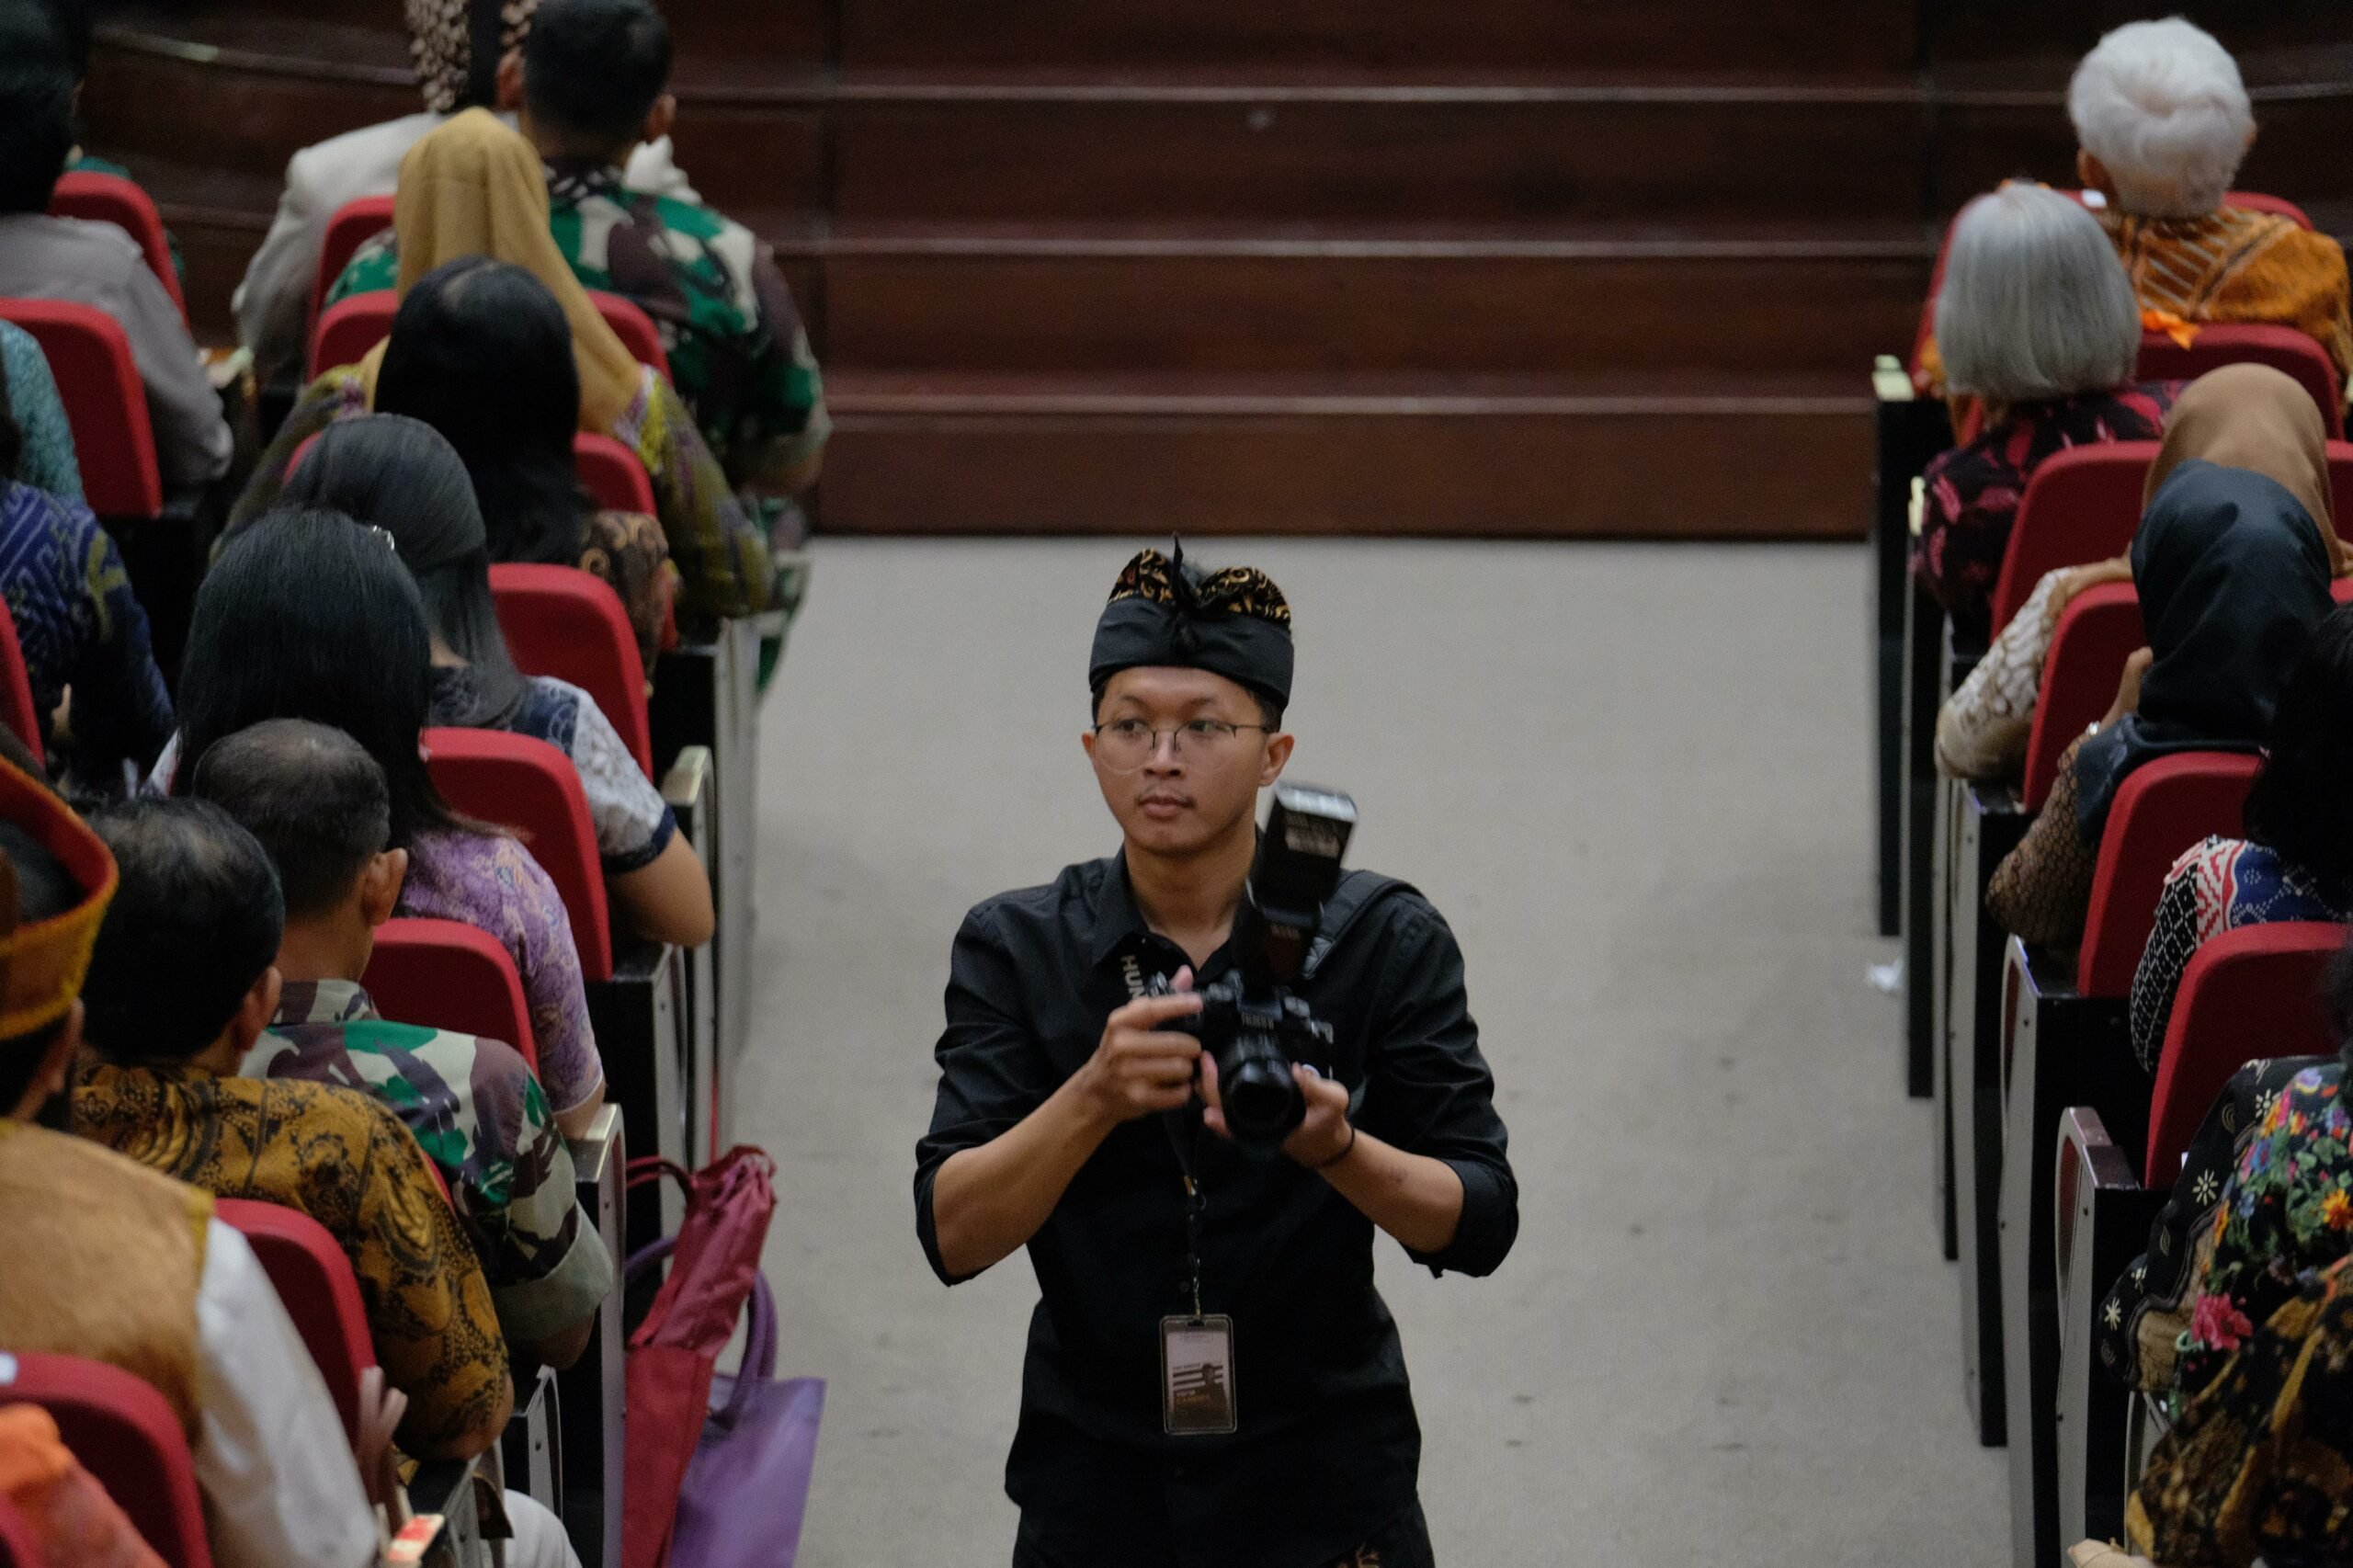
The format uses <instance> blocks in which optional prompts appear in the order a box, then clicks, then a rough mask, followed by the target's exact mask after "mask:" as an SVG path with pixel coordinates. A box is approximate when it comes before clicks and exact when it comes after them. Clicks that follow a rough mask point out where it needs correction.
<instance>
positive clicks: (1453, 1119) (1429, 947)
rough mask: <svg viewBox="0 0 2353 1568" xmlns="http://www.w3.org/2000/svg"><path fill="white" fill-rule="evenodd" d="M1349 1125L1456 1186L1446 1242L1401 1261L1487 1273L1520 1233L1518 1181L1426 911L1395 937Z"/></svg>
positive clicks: (1458, 969)
mask: <svg viewBox="0 0 2353 1568" xmlns="http://www.w3.org/2000/svg"><path fill="white" fill-rule="evenodd" d="M1358 1124H1359V1125H1360V1126H1361V1127H1362V1128H1363V1129H1364V1130H1365V1131H1368V1132H1370V1133H1371V1134H1373V1136H1375V1137H1377V1138H1380V1139H1381V1140H1383V1141H1385V1142H1390V1143H1393V1144H1395V1145H1396V1146H1397V1147H1398V1148H1401V1149H1404V1150H1405V1151H1406V1152H1407V1153H1415V1154H1426V1155H1427V1156H1429V1157H1430V1158H1432V1159H1436V1160H1442V1161H1444V1162H1445V1163H1446V1165H1448V1166H1449V1167H1450V1168H1451V1169H1452V1170H1453V1171H1454V1173H1455V1175H1456V1176H1460V1177H1461V1179H1462V1216H1461V1219H1460V1220H1459V1221H1457V1222H1456V1224H1455V1228H1454V1240H1453V1241H1452V1242H1450V1243H1449V1244H1447V1245H1446V1246H1444V1247H1441V1248H1439V1249H1438V1251H1436V1252H1415V1251H1414V1250H1413V1249H1412V1248H1408V1249H1406V1250H1407V1253H1408V1255H1409V1256H1412V1258H1413V1259H1414V1261H1415V1262H1416V1263H1419V1264H1423V1265H1425V1266H1427V1267H1428V1268H1429V1270H1430V1272H1431V1273H1433V1274H1443V1273H1445V1272H1447V1271H1448V1270H1449V1269H1451V1270H1453V1271H1454V1272H1456V1273H1459V1274H1470V1275H1483V1274H1492V1273H1494V1272H1495V1268H1496V1267H1497V1266H1499V1265H1500V1264H1501V1263H1502V1262H1503V1260H1504V1256H1505V1255H1506V1253H1508V1252H1510V1251H1511V1244H1512V1242H1513V1240H1514V1239H1515V1238H1516V1237H1517V1236H1518V1234H1519V1183H1518V1180H1517V1179H1516V1178H1515V1177H1514V1176H1512V1172H1511V1162H1510V1160H1509V1159H1508V1158H1507V1157H1506V1146H1507V1142H1508V1135H1507V1134H1506V1132H1505V1131H1504V1123H1503V1118H1502V1117H1500V1116H1498V1115H1497V1114H1496V1113H1495V1074H1493V1073H1492V1072H1491V1071H1489V1069H1488V1067H1487V1061H1486V1058H1485V1057H1484V1056H1483V1055H1482V1054H1481V1053H1480V1051H1479V1026H1478V1025H1477V1024H1476V1023H1474V1022H1472V1017H1471V1005H1470V996H1469V994H1468V992H1467V990H1466V988H1465V986H1464V983H1463V974H1462V950H1461V948H1460V947H1458V946H1457V945H1456V943H1455V940H1454V933H1453V932H1452V931H1451V930H1450V929H1449V928H1448V926H1447V924H1446V921H1445V919H1444V918H1443V917H1442V916H1440V915H1438V912H1437V911H1436V910H1434V909H1429V908H1427V906H1425V907H1423V908H1422V909H1421V910H1420V911H1419V912H1418V913H1417V915H1415V917H1414V918H1413V919H1411V920H1409V921H1407V922H1405V923H1404V925H1402V926H1401V927H1400V929H1399V935H1398V938H1397V948H1396V952H1395V954H1394V955H1393V957H1392V960H1390V962H1389V963H1388V964H1387V966H1386V969H1385V973H1384V975H1383V980H1382V987H1381V997H1380V1000H1379V1001H1378V1003H1377V1004H1376V1007H1375V1011H1374V1015H1373V1032H1372V1040H1371V1043H1370V1048H1369V1066H1368V1071H1367V1077H1366V1085H1365V1095H1364V1105H1363V1108H1362V1109H1361V1111H1360V1112H1359V1113H1358Z"/></svg>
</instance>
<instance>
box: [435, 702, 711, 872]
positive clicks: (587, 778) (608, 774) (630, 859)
mask: <svg viewBox="0 0 2353 1568" xmlns="http://www.w3.org/2000/svg"><path fill="white" fill-rule="evenodd" d="M476 691H477V688H476V687H475V684H474V674H473V672H472V670H470V669H465V668H462V667H458V668H451V667H449V666H447V665H437V666H435V668H434V671H433V699H432V702H433V705H432V707H431V709H430V710H428V714H427V716H428V718H429V719H430V720H431V722H433V723H435V724H437V725H438V724H451V725H456V724H462V723H463V722H465V721H464V716H465V715H466V714H467V713H468V712H470V711H472V710H474V709H475V708H476V707H477V706H478V704H479V702H480V700H481V699H480V698H479V697H478V696H477V695H476ZM495 727H496V728H498V729H501V730H504V731H506V732H507V733H509V734H517V735H529V736H530V737H531V738H532V739H533V740H540V741H545V742H547V744H550V745H551V746H553V747H555V749H556V750H558V751H560V752H562V753H563V755H564V756H568V757H570V758H571V759H572V766H573V767H574V770H575V771H577V772H578V773H579V775H580V790H581V793H582V794H584V795H585V796H586V797H587V798H588V816H589V820H590V821H592V822H594V823H595V824H596V826H597V852H598V854H599V855H600V857H601V858H603V861H604V865H605V872H606V874H607V875H608V876H613V875H621V874H625V873H627V872H630V871H642V870H643V869H645V868H646V867H648V866H651V865H652V864H654V861H655V860H657V859H659V858H661V855H662V851H664V850H665V849H667V848H668V847H670V840H671V839H673V838H675V837H676V836H677V834H678V819H677V816H676V813H675V812H672V811H671V810H670V807H669V803H668V802H667V801H664V800H663V799H662V791H660V790H656V789H655V788H654V780H652V779H651V778H647V777H646V776H645V769H643V768H642V767H639V766H638V765H637V758H636V757H635V756H631V754H630V749H629V747H628V746H627V745H626V744H623V742H622V740H621V737H620V732H619V731H617V730H615V729H614V728H613V723H612V721H611V720H609V719H608V718H606V717H605V710H603V709H601V708H599V707H597V699H595V698H593V697H590V696H589V695H588V694H587V693H586V692H585V691H583V690H581V689H580V688H579V687H576V686H574V685H572V684H570V683H569V682H566V681H560V680H556V679H553V678H551V677H550V676H530V677H529V678H528V679H526V680H525V681H524V683H523V699H522V701H521V702H519V703H517V705H516V708H515V710H514V711H513V712H511V713H509V714H507V715H506V717H505V718H504V719H502V720H500V721H499V722H498V723H497V725H496V726H495Z"/></svg>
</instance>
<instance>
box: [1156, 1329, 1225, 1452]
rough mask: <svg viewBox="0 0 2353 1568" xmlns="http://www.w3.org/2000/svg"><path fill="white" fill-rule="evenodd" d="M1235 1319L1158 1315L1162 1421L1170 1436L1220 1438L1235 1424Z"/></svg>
mask: <svg viewBox="0 0 2353 1568" xmlns="http://www.w3.org/2000/svg"><path fill="white" fill-rule="evenodd" d="M1234 1412H1235V1405H1234V1396H1233V1319H1232V1318H1230V1317H1228V1316H1226V1315H1225V1314H1224V1313H1222V1312H1211V1314H1209V1315H1208V1316H1207V1317H1192V1316H1188V1315H1186V1314H1183V1313H1179V1314H1178V1315H1177V1316H1176V1317H1165V1318H1162V1319H1161V1320H1160V1425H1161V1429H1162V1430H1163V1431H1165V1432H1166V1433H1167V1434H1168V1435H1169V1436H1170V1437H1220V1436H1222V1435H1224V1434H1225V1433H1228V1432H1231V1431H1233V1429H1234V1426H1235V1425H1236V1417H1235V1414H1234Z"/></svg>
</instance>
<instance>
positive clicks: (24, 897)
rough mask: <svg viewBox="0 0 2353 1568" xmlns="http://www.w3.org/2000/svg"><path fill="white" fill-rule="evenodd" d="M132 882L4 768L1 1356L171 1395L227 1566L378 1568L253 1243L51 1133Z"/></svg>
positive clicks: (81, 1144)
mask: <svg viewBox="0 0 2353 1568" xmlns="http://www.w3.org/2000/svg"><path fill="white" fill-rule="evenodd" d="M114 884H115V869H114V864H113V861H112V859H111V858H109V857H108V854H107V851H106V847H105V846H104V845H103V844H101V843H100V842H99V841H98V839H97V835H94V834H92V833H91V832H90V830H89V829H88V828H87V827H85V826H84V825H83V824H82V823H81V822H80V821H78V820H77V819H76V818H75V817H74V814H73V812H70V811H68V810H67V809H66V808H65V805H64V803H63V801H59V800H58V799H57V798H56V797H55V796H54V795H51V793H49V791H48V790H45V789H43V788H42V787H41V786H40V784H38V783H36V782H35V781H34V780H32V779H30V778H26V777H25V776H24V775H22V774H20V773H17V771H16V770H15V769H14V768H11V767H6V766H5V765H0V975H5V980H0V1250H5V1251H6V1254H7V1256H9V1257H10V1258H12V1259H14V1260H16V1263H15V1266H13V1267H11V1268H10V1269H9V1271H8V1284H7V1289H6V1290H0V1345H6V1346H7V1347H8V1348H9V1349H11V1350H17V1351H44V1352H50V1353H53V1354H59V1355H66V1356H78V1357H81V1358H85V1359H87V1360H93V1361H104V1362H107V1363H108V1364H110V1365H112V1366H116V1367H119V1368H120V1369H123V1370H124V1371H127V1372H130V1373H131V1374H133V1375H134V1376H136V1377H139V1378H141V1379H142V1380H143V1381H146V1382H148V1383H149V1384H151V1385H152V1386H153V1388H154V1389H155V1391H156V1392H158V1393H160V1394H162V1395H163V1396H164V1400H165V1403H166V1404H168V1405H169V1406H170V1407H171V1409H172V1412H173V1414H174V1415H176V1416H177V1417H178V1418H179V1420H180V1423H181V1425H182V1426H183V1428H184V1429H185V1430H186V1431H187V1433H188V1449H189V1454H190V1456H191V1458H192V1459H193V1460H195V1470H196V1479H197V1484H198V1486H199V1488H200V1489H201V1490H202V1492H203V1494H204V1503H205V1519H206V1524H207V1529H208V1533H209V1535H210V1539H211V1546H212V1556H213V1560H214V1561H215V1562H219V1563H220V1564H221V1565H222V1568H280V1565H282V1564H286V1563H293V1562H303V1563H317V1564H320V1565H321V1568H367V1565H369V1564H371V1563H373V1562H375V1561H376V1551H377V1538H376V1520H375V1516H374V1513H373V1511H372V1510H371V1509H370V1508H369V1500H368V1496H367V1494H366V1493H365V1491H364V1490H363V1489H362V1487H361V1484H360V1477H359V1471H358V1470H357V1469H356V1468H355V1467H354V1464H353V1456H352V1451H351V1448H350V1445H349V1442H348V1441H347V1438H346V1436H345V1433H344V1427H343V1422H342V1419H341V1417H340V1416H338V1415H336V1413H335V1403H334V1402H333V1400H331V1399H330V1398H329V1397H328V1394H327V1390H326V1385H325V1384H324V1382H323V1381H321V1380H320V1378H319V1373H318V1369H317V1368H316V1367H315V1366H313V1364H312V1361H311V1358H310V1353H309V1352H308V1351H306V1350H305V1349H304V1348H303V1347H302V1340H301V1336H300V1335H298V1334H297V1333H296V1332H295V1329H294V1324H292V1322H290V1320H289V1319H288V1317H287V1315H286V1310H285V1308H284V1307H282V1306H281V1305H279V1303H278V1295H277V1292H276V1291H275V1290H272V1289H271V1287H270V1283H269V1277H268V1276H267V1275H266V1274H264V1273H263V1272H262V1268H261V1265H260V1264H259V1263H258V1262H256V1260H255V1257H254V1255H253V1251H252V1249H251V1248H250V1247H248V1246H247V1245H246V1244H245V1240H244V1237H243V1236H241V1235H239V1234H238V1233H236V1232H235V1231H234V1230H233V1229H231V1228H230V1227H229V1226H227V1225H225V1224H223V1223H222V1221H219V1220H217V1219H215V1218H213V1216H212V1199H211V1197H210V1195H209V1194H207V1193H204V1192H201V1191H199V1190H198V1189H197V1188H195V1187H187V1186H183V1185H182V1184H180V1183H179V1182H176V1181H173V1180H170V1179H168V1178H166V1177H165V1176H158V1175H157V1174H155V1173H154V1172H153V1171H151V1170H148V1169H146V1168H144V1167H143V1166H142V1165H138V1164H134V1163H133V1162H132V1161H130V1160H127V1159H124V1158H123V1157H122V1156H120V1155H119V1154H115V1153H108V1151H106V1150H104V1149H101V1148H99V1147H98V1146H97V1144H95V1143H91V1142H86V1141H85V1140H83V1139H79V1138H72V1137H68V1136H66V1135H65V1134H64V1133H63V1132H58V1131H50V1130H48V1128H46V1127H44V1126H38V1125H35V1122H36V1119H40V1120H41V1121H48V1120H51V1119H53V1110H54V1107H55V1105H56V1103H57V1096H59V1095H61V1094H62V1093H63V1089H64V1086H65V1080H66V1074H67V1072H68V1070H69V1067H70V1064H71V1062H72V1061H73V1059H74V1052H75V1051H77V1050H78V1049H79V1047H80V1045H81V1042H82V1018H83V1011H82V1003H81V1001H80V1000H79V998H78V996H77V993H78V992H79V991H80V989H81V985H82V979H83V974H84V971H85V966H86V965H87V963H88V961H89V954H90V948H91V944H92V942H93V940H94V939H95V938H96V937H97V932H98V927H99V921H100V919H101V917H102V916H103V915H104V914H105V912H106V909H107V904H108V899H109V898H110V897H111V895H112V893H113V892H114ZM127 1256H135V1257H137V1258H138V1259H140V1267H139V1278H138V1280H137V1282H136V1283H137V1289H135V1290H126V1289H125V1288H124V1286H125V1280H124V1277H123V1260H124V1258H125V1257H127ZM36 1260H37V1261H36ZM20 1408H21V1407H20ZM52 1437H53V1433H52ZM376 1457H377V1456H372V1455H371V1456H370V1459H371V1460H373V1459H374V1458H376ZM371 1468H381V1467H375V1466H371ZM79 1561H83V1559H81V1558H78V1557H66V1556H55V1557H52V1558H51V1562H58V1563H64V1562H79Z"/></svg>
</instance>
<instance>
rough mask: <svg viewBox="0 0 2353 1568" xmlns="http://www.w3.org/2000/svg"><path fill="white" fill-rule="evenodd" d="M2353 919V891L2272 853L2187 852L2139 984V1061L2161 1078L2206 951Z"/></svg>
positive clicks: (2218, 843)
mask: <svg viewBox="0 0 2353 1568" xmlns="http://www.w3.org/2000/svg"><path fill="white" fill-rule="evenodd" d="M2347 919H2353V883H2347V881H2345V880H2344V879H2342V878H2337V877H2324V876H2322V875H2320V874H2319V873H2318V872H2316V871H2310V870H2307V869H2304V868H2303V867H2302V866H2294V865H2290V864H2289V863H2288V862H2287V861H2285V860H2283V859H2281V858H2279V851H2277V850H2275V849H2272V848H2271V847H2269V846H2268V845H2262V844H2250V843H2248V842H2247V841H2246V840H2245V839H2244V838H2209V839H2207V840H2206V841H2205V842H2204V843H2203V844H2200V845H2199V846H2197V847H2196V848H2194V849H2190V850H2188V851H2186V852H2185V853H2184V854H2183V855H2182V857H2181V858H2180V859H2178V860H2176V861H2175V862H2174V863H2173V869H2172V870H2171V871H2170V872H2168V873H2167V874H2166V877H2165V891H2164V892H2161V893H2159V894H2158V895H2157V918H2156V924H2155V926H2154V927H2152V928H2151V930H2150V932H2149V945H2148V946H2147V947H2146V948H2143V949H2142V950H2141V967H2140V969H2139V970H2138V971H2136V972H2135V973H2134V974H2133V976H2132V1054H2133V1055H2135V1056H2137V1057H2139V1058H2140V1059H2141V1065H2142V1066H2143V1067H2145V1068H2147V1069H2148V1070H2149V1071H2150V1072H2152V1073H2154V1072H2155V1071H2156V1070H2157V1057H2158V1055H2159V1054H2160V1053H2161V1052H2162V1051H2164V1050H2165V1029H2166V1028H2167V1026H2168V1025H2170V1024H2171V1023H2172V1022H2173V1004H2174V997H2175V996H2176V995H2177V994H2178V993H2179V992H2180V990H2181V976H2182V972H2183V971H2185V970H2187V969H2188V967H2189V960H2190V959H2191V958H2192V957H2193V956H2194V955H2195V954H2196V953H2197V951H2198V949H2200V947H2201V946H2203V945H2204V944H2205V943H2207V942H2209V941H2211V940H2212V939H2213V938H2214V937H2219V936H2221V935H2222V933H2223V932H2225V931H2235V930H2237V929H2238V928H2239V927H2240V926H2268V925H2272V924H2275V923H2277V922H2279V921H2282V920H2325V921H2338V922H2341V921H2345V920H2347Z"/></svg>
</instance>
